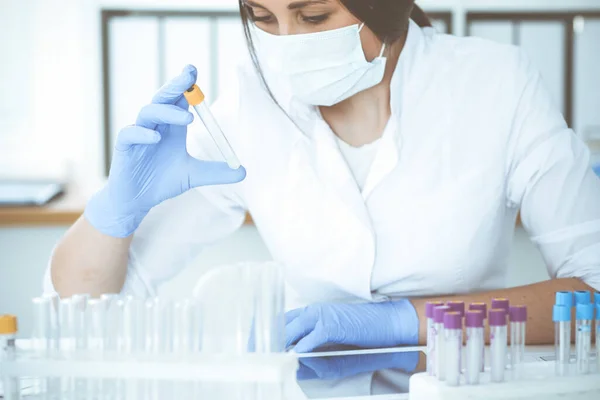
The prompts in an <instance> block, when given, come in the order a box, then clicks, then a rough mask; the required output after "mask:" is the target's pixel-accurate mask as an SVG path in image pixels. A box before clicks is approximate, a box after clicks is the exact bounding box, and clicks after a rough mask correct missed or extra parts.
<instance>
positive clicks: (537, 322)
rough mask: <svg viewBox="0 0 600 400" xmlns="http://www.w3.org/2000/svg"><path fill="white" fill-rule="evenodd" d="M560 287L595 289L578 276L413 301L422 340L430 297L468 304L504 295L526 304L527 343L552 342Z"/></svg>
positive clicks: (424, 336) (487, 300)
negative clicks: (553, 309) (556, 301)
mask: <svg viewBox="0 0 600 400" xmlns="http://www.w3.org/2000/svg"><path fill="white" fill-rule="evenodd" d="M561 290H569V291H574V290H593V289H592V288H591V287H589V286H588V285H586V284H585V283H583V282H582V281H580V280H579V279H575V278H566V279H553V280H549V281H544V282H540V283H534V284H532V285H527V286H519V287H515V288H510V289H501V290H493V291H488V292H480V293H473V294H465V295H456V296H454V295H453V296H439V297H431V298H423V299H415V300H413V301H412V303H413V305H414V306H415V308H416V310H417V313H418V314H419V321H421V322H420V327H419V343H420V344H425V342H426V338H427V323H426V317H425V303H426V302H428V301H444V302H445V301H448V300H461V301H464V302H465V304H466V305H467V307H468V304H469V303H476V302H483V303H487V304H488V305H489V304H490V302H491V299H492V298H496V297H503V298H506V299H508V300H509V301H510V303H511V304H513V305H517V304H521V305H526V306H527V313H528V318H527V333H526V338H527V344H551V343H553V342H554V324H553V322H552V306H553V305H554V296H555V293H556V292H557V291H561Z"/></svg>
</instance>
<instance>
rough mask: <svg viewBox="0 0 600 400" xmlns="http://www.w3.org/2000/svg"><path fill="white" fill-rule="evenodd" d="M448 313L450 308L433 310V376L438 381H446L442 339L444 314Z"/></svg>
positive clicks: (443, 341) (443, 338)
mask: <svg viewBox="0 0 600 400" xmlns="http://www.w3.org/2000/svg"><path fill="white" fill-rule="evenodd" d="M447 312H450V307H448V306H439V307H435V308H434V310H433V327H434V329H435V340H434V341H435V360H434V365H435V376H437V378H438V380H440V381H443V380H445V379H446V357H445V354H446V353H445V348H446V346H445V337H444V314H445V313H447Z"/></svg>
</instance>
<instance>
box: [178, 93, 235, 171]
mask: <svg viewBox="0 0 600 400" xmlns="http://www.w3.org/2000/svg"><path fill="white" fill-rule="evenodd" d="M183 95H184V97H185V98H186V100H187V101H188V104H189V105H190V106H192V107H193V108H194V110H196V114H198V117H200V120H201V121H202V123H203V124H204V126H205V127H206V130H207V131H208V133H209V134H210V136H211V137H212V138H213V140H214V142H215V144H216V145H217V148H218V149H219V151H220V152H221V155H222V156H223V158H224V159H225V162H226V163H227V165H229V168H231V169H238V168H239V167H240V165H241V164H240V161H239V160H238V158H237V156H236V155H235V152H234V151H233V149H232V148H231V145H230V144H229V142H228V141H227V138H226V137H225V134H224V133H223V131H222V130H221V127H220V126H219V124H218V123H217V120H216V119H215V117H214V116H213V115H212V113H211V112H210V109H209V108H208V105H207V104H206V101H205V97H204V93H202V91H201V90H200V88H199V87H198V85H194V86H192V87H191V88H189V89H188V90H187V91H186V92H185V93H183Z"/></svg>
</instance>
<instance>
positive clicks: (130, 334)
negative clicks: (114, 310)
mask: <svg viewBox="0 0 600 400" xmlns="http://www.w3.org/2000/svg"><path fill="white" fill-rule="evenodd" d="M122 301H123V305H122V307H123V320H122V325H121V332H120V336H121V343H120V345H121V348H120V349H119V351H120V352H123V353H126V354H132V353H137V352H140V351H142V350H143V349H144V347H145V344H146V332H145V329H144V312H145V309H144V302H143V301H142V300H140V299H136V298H135V297H133V296H127V297H126V298H125V299H123V300H122Z"/></svg>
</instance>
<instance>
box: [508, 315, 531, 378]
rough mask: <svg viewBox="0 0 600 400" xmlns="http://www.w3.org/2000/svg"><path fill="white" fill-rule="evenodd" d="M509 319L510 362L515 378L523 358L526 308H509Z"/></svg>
mask: <svg viewBox="0 0 600 400" xmlns="http://www.w3.org/2000/svg"><path fill="white" fill-rule="evenodd" d="M509 319H510V353H511V355H510V362H511V368H512V370H513V371H514V372H515V373H516V376H519V375H520V374H521V370H520V368H521V364H522V363H523V358H524V357H525V324H526V323H527V307H525V306H511V307H510V312H509Z"/></svg>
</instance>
